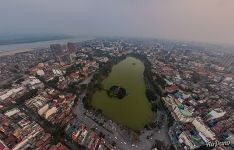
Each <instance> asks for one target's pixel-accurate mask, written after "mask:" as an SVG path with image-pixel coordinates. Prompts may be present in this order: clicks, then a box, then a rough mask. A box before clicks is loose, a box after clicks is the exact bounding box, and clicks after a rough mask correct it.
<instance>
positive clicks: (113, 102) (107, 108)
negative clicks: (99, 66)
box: [92, 57, 154, 130]
mask: <svg viewBox="0 0 234 150" xmlns="http://www.w3.org/2000/svg"><path fill="white" fill-rule="evenodd" d="M144 69H145V67H144V64H143V63H142V62H141V61H140V60H138V59H136V58H133V57H127V58H126V59H124V60H122V61H121V62H120V63H118V64H117V65H115V66H114V67H113V68H112V71H111V73H110V74H109V76H108V77H107V78H106V79H105V80H104V81H103V82H102V84H103V86H104V88H105V89H109V88H110V87H111V86H112V85H118V86H121V87H123V88H125V89H126V90H127V93H128V95H127V96H126V97H124V98H123V99H118V98H110V97H108V96H107V93H106V91H97V92H96V93H95V94H94V96H93V99H92V105H93V106H94V107H95V108H97V109H101V110H102V112H103V113H104V115H105V116H107V117H109V118H110V119H112V120H114V121H116V122H118V123H120V124H123V125H125V126H127V127H129V128H132V129H135V130H140V129H142V128H143V127H144V125H145V124H147V123H149V122H151V121H152V120H153V117H154V114H153V112H152V111H151V104H150V103H149V102H148V100H147V98H146V96H145V90H146V86H145V82H144V76H143V73H144Z"/></svg>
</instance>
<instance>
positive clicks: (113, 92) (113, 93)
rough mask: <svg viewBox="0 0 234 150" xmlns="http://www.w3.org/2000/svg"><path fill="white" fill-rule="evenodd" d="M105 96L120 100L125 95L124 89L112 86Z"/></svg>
mask: <svg viewBox="0 0 234 150" xmlns="http://www.w3.org/2000/svg"><path fill="white" fill-rule="evenodd" d="M107 95H108V96H110V97H117V98H118V99H122V98H124V97H125V96H126V95H127V91H126V89H124V88H122V87H120V86H116V85H113V86H111V87H110V89H109V90H107Z"/></svg>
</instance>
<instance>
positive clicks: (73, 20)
mask: <svg viewBox="0 0 234 150" xmlns="http://www.w3.org/2000/svg"><path fill="white" fill-rule="evenodd" d="M233 8H234V1H232V0H193V1H188V0H176V1H174V0H115V1H114V0H98V1H96V0H66V1H58V0H40V1H32V0H11V1H1V2H0V18H1V23H0V33H1V34H2V35H4V34H9V33H14V34H18V33H23V34H31V33H33V34H34V33H35V34H39V33H40V34H44V33H56V34H63V33H66V34H75V35H92V36H128V37H154V38H167V39H176V40H186V41H199V42H212V43H228V44H233V43H234V30H233V26H234V17H233V14H234V9H233Z"/></svg>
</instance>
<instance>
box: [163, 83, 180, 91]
mask: <svg viewBox="0 0 234 150" xmlns="http://www.w3.org/2000/svg"><path fill="white" fill-rule="evenodd" d="M165 90H166V92H168V93H175V92H177V91H178V90H179V88H178V86H176V85H175V84H173V85H171V86H167V87H166V88H165Z"/></svg>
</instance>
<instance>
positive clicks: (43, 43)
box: [0, 37, 94, 52]
mask: <svg viewBox="0 0 234 150" xmlns="http://www.w3.org/2000/svg"><path fill="white" fill-rule="evenodd" d="M91 39H94V38H91V37H89V38H87V37H75V38H67V39H62V40H50V41H41V42H32V43H21V44H9V45H0V52H1V51H2V52H3V51H17V50H24V49H35V48H44V47H49V46H50V44H55V43H56V44H66V43H67V42H81V41H85V40H91Z"/></svg>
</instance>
